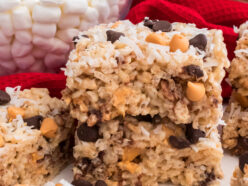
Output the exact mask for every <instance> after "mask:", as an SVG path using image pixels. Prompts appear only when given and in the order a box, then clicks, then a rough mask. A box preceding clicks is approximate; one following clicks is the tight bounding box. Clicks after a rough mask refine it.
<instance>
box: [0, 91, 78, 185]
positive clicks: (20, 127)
mask: <svg viewBox="0 0 248 186" xmlns="http://www.w3.org/2000/svg"><path fill="white" fill-rule="evenodd" d="M72 124H73V119H72V118H71V117H70V116H69V112H68V110H67V108H66V106H65V104H64V102H63V101H61V100H59V99H57V98H51V97H50V96H49V92H48V90H47V89H35V88H32V89H30V90H24V91H20V87H19V88H15V89H13V88H7V89H6V92H4V91H1V90H0V186H14V185H16V186H17V185H18V184H21V185H23V186H24V185H25V186H26V185H27V186H41V185H43V184H44V183H45V182H46V181H48V180H50V179H52V178H53V177H54V176H55V175H56V174H58V173H59V171H60V170H61V169H63V168H64V167H65V166H66V165H67V164H68V163H69V162H70V159H71V158H72V157H71V153H70V152H71V148H72V146H73V133H74V132H73V125H72ZM70 139H71V140H70Z"/></svg>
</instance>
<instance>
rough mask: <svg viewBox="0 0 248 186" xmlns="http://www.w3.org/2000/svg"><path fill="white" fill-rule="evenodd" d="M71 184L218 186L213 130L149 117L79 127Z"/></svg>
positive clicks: (218, 154)
mask: <svg viewBox="0 0 248 186" xmlns="http://www.w3.org/2000/svg"><path fill="white" fill-rule="evenodd" d="M75 138H76V146H75V147H74V157H75V159H76V163H75V166H74V169H73V170H74V181H73V182H72V184H73V185H76V186H77V185H89V186H90V185H96V186H97V185H99V184H101V185H111V186H112V185H114V186H115V185H116V186H117V185H122V186H126V185H134V186H141V185H142V186H155V185H158V184H159V183H165V182H172V183H173V184H176V185H201V186H203V185H219V181H218V179H220V178H222V171H221V168H220V162H221V159H222V156H223V151H222V148H221V143H220V140H219V134H218V131H217V127H215V126H214V127H212V128H211V129H208V130H207V131H205V132H204V131H201V130H198V129H194V128H193V127H192V125H191V124H187V125H175V124H173V123H172V122H171V121H170V120H168V119H161V118H160V117H154V118H151V117H150V116H142V117H131V116H126V117H125V118H124V119H123V118H116V119H114V120H110V121H108V122H103V123H98V124H97V125H95V126H93V127H88V126H87V124H85V123H83V124H82V123H81V124H79V126H78V128H77V130H76V135H75Z"/></svg>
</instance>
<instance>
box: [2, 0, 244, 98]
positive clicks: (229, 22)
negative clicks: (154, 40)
mask: <svg viewBox="0 0 248 186" xmlns="http://www.w3.org/2000/svg"><path fill="white" fill-rule="evenodd" d="M247 10H248V4H245V3H241V2H236V1H231V0H134V2H133V5H132V9H131V10H130V12H129V14H128V16H127V19H129V20H131V21H132V22H133V23H138V22H140V21H142V20H143V19H144V17H146V16H147V17H150V18H151V19H162V20H168V21H170V22H175V21H177V22H186V23H195V24H196V25H197V26H198V27H200V28H204V27H207V28H211V29H212V28H217V29H221V30H222V31H223V34H224V38H225V43H226V44H227V49H228V56H229V59H230V60H231V59H232V58H233V56H234V53H233V51H234V48H235V46H236V39H237V37H238V35H237V34H235V33H234V32H233V29H232V27H233V25H236V26H239V25H240V24H241V23H243V22H245V21H246V20H248V11H247ZM17 85H21V86H22V88H30V87H46V88H48V89H49V90H50V92H51V95H53V96H59V95H60V91H61V90H62V89H63V88H64V87H65V76H64V75H63V73H60V74H47V73H24V74H16V75H11V76H5V77H0V89H5V87H7V86H10V87H15V86H17ZM222 87H223V97H228V96H230V93H231V88H230V87H229V86H228V85H227V83H226V82H225V81H223V83H222Z"/></svg>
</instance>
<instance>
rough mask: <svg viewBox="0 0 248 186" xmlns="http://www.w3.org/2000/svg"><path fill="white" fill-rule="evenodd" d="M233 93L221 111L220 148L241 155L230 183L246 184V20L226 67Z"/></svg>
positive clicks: (247, 83) (247, 118)
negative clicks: (222, 113)
mask: <svg viewBox="0 0 248 186" xmlns="http://www.w3.org/2000/svg"><path fill="white" fill-rule="evenodd" d="M229 71H230V73H229V79H230V82H231V84H232V87H233V93H232V96H231V99H230V101H229V104H228V106H227V109H226V111H225V114H224V120H225V121H226V123H227V125H226V126H225V127H224V130H223V136H222V140H223V147H224V148H226V149H229V150H231V151H232V153H233V154H235V155H241V156H240V166H239V168H236V170H235V172H234V173H233V178H232V182H231V184H232V185H248V181H247V180H248V179H247V177H248V167H247V165H246V164H247V163H248V154H247V150H248V130H247V129H248V127H247V126H248V97H247V96H248V76H247V75H248V22H246V23H244V24H242V25H241V26H240V28H239V39H238V41H237V47H236V50H235V58H234V59H233V61H232V63H231V67H230V69H229Z"/></svg>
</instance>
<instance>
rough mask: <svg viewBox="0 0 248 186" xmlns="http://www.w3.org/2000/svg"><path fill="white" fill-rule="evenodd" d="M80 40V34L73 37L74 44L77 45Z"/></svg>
mask: <svg viewBox="0 0 248 186" xmlns="http://www.w3.org/2000/svg"><path fill="white" fill-rule="evenodd" d="M78 40H79V37H78V36H74V37H73V38H72V42H73V44H74V46H76V44H77V41H78Z"/></svg>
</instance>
